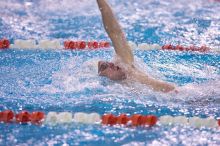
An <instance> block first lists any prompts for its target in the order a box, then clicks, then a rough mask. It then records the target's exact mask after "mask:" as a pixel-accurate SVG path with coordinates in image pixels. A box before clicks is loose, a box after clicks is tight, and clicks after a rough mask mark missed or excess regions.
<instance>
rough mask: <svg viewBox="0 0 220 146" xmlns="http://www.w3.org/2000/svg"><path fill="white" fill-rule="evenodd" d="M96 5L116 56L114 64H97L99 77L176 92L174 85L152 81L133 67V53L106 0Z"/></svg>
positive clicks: (102, 62) (161, 90) (101, 0)
mask: <svg viewBox="0 0 220 146" xmlns="http://www.w3.org/2000/svg"><path fill="white" fill-rule="evenodd" d="M97 3H98V6H99V10H100V12H101V14H102V21H103V25H104V28H105V30H106V32H107V34H108V36H109V37H110V39H111V41H112V43H113V47H114V49H115V52H116V55H117V60H116V61H115V62H114V63H113V62H106V61H99V62H98V74H99V76H105V77H107V78H109V79H111V80H115V81H122V80H130V81H134V82H139V83H141V84H145V85H147V86H149V87H150V88H152V89H153V90H155V91H159V92H165V93H167V92H171V91H176V90H175V86H174V85H172V84H169V83H166V82H164V81H160V80H157V79H154V78H152V77H150V76H149V75H147V74H146V73H144V72H142V71H141V70H139V69H138V68H136V67H135V66H134V56H133V53H132V51H131V48H130V46H129V45H128V42H127V40H126V38H125V35H124V33H123V31H122V29H121V26H120V25H119V23H118V22H117V20H116V18H115V16H114V14H113V11H112V10H111V7H110V6H109V5H108V3H107V2H106V0H97Z"/></svg>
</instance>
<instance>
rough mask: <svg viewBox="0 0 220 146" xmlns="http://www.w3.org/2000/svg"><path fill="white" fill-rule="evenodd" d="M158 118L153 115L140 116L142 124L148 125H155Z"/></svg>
mask: <svg viewBox="0 0 220 146" xmlns="http://www.w3.org/2000/svg"><path fill="white" fill-rule="evenodd" d="M157 121H158V118H157V117H156V116H154V115H147V116H143V117H142V124H143V125H148V126H154V125H156V123H157Z"/></svg>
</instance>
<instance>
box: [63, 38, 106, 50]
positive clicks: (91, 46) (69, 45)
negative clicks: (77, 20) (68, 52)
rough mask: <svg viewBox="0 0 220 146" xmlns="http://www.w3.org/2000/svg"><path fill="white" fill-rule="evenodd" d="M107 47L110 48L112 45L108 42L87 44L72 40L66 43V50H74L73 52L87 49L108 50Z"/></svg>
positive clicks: (90, 42)
mask: <svg viewBox="0 0 220 146" xmlns="http://www.w3.org/2000/svg"><path fill="white" fill-rule="evenodd" d="M107 47H110V43H109V42H107V41H101V42H97V41H89V42H85V41H71V40H67V41H64V48H65V49H72V50H74V49H85V48H89V49H98V48H107Z"/></svg>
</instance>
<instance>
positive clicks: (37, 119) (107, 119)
mask: <svg viewBox="0 0 220 146" xmlns="http://www.w3.org/2000/svg"><path fill="white" fill-rule="evenodd" d="M0 122H2V123H18V124H27V123H30V124H34V125H42V124H44V125H51V126H55V125H57V124H68V123H83V124H101V125H106V126H115V125H124V126H128V127H138V126H146V127H152V126H155V125H183V126H191V127H194V128H201V127H208V128H217V127H219V128H220V119H214V118H213V117H207V118H199V117H185V116H176V117H174V116H169V115H164V116H160V117H157V116H155V115H141V114H133V115H130V116H128V115H127V114H120V115H118V116H116V115H114V114H111V113H110V114H104V115H102V116H101V115H100V114H98V113H83V112H77V113H74V114H72V113H70V112H59V113H57V112H48V113H47V114H45V113H44V112H41V111H34V112H32V113H30V112H28V111H21V112H19V113H14V112H13V111H12V110H5V111H1V112H0Z"/></svg>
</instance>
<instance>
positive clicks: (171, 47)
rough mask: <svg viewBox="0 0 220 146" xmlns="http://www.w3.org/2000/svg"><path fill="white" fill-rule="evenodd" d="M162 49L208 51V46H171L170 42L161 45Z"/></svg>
mask: <svg viewBox="0 0 220 146" xmlns="http://www.w3.org/2000/svg"><path fill="white" fill-rule="evenodd" d="M162 50H178V51H198V52H208V51H210V48H209V47H206V46H201V47H197V46H190V47H184V46H181V45H177V46H173V45H171V44H166V45H164V46H162Z"/></svg>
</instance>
